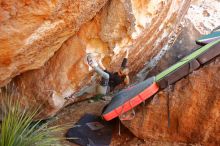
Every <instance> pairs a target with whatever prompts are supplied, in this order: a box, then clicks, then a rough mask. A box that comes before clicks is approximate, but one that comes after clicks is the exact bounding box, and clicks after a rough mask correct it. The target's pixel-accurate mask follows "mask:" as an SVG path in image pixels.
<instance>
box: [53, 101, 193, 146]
mask: <svg viewBox="0 0 220 146" xmlns="http://www.w3.org/2000/svg"><path fill="white" fill-rule="evenodd" d="M106 104H107V102H106V101H103V100H99V101H93V102H90V101H89V100H86V101H82V102H78V103H75V104H73V105H69V106H67V107H65V108H64V109H62V110H61V111H60V112H59V113H58V114H57V115H56V116H55V118H54V119H55V120H54V122H53V124H52V125H64V124H68V125H74V123H76V122H77V121H78V120H79V119H80V118H81V117H82V116H83V115H84V114H86V113H90V114H95V115H100V114H101V112H102V109H103V107H104V106H105V105H106ZM113 124H114V125H113V127H114V129H113V135H112V141H111V145H110V146H188V145H189V144H184V143H170V142H161V141H153V140H150V139H148V140H141V139H139V138H137V137H135V136H134V135H133V134H132V133H131V132H130V131H129V130H128V129H127V128H125V127H124V126H123V125H122V124H120V135H119V119H117V120H115V122H114V123H113ZM69 128H70V127H69ZM69 128H66V129H65V130H64V131H63V132H60V133H59V134H58V136H61V137H64V138H65V134H66V132H67V130H68V129H69ZM143 130H144V129H143ZM61 143H62V145H65V146H78V145H76V144H74V143H71V142H69V141H67V140H62V141H61Z"/></svg>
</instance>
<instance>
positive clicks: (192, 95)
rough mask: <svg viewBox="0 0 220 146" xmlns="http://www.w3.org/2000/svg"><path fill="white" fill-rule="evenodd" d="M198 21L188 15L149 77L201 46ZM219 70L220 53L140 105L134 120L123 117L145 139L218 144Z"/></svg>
mask: <svg viewBox="0 0 220 146" xmlns="http://www.w3.org/2000/svg"><path fill="white" fill-rule="evenodd" d="M192 8H194V7H192ZM190 11H191V10H189V12H190ZM187 17H188V16H187ZM197 23H198V22H197ZM197 23H195V22H194V20H189V19H187V18H186V21H185V27H184V28H183V29H182V31H181V33H180V35H179V36H178V38H177V40H176V42H175V43H174V45H173V47H171V48H170V49H169V51H168V52H166V53H165V55H164V56H163V57H162V59H161V60H160V61H159V63H158V64H157V66H156V67H155V68H154V69H153V70H151V71H150V72H148V77H150V76H152V75H156V74H158V73H159V72H160V71H162V70H164V69H166V68H167V67H169V66H171V65H172V64H174V63H175V62H177V61H178V60H180V59H181V58H182V57H184V56H185V55H187V54H189V53H190V52H192V51H193V50H195V49H196V48H198V47H199V46H198V45H196V44H195V41H194V40H195V39H196V38H198V37H199V36H200V31H201V27H198V26H197V25H195V24H197ZM198 28H199V29H198ZM203 28H205V27H203ZM202 30H203V31H208V30H207V29H202ZM219 73H220V57H218V58H216V59H215V60H213V62H210V63H208V64H206V65H205V66H204V67H203V68H201V69H199V70H197V71H195V72H193V73H192V74H190V75H189V76H188V77H185V78H184V79H182V80H180V81H179V82H177V83H176V84H175V85H172V86H170V87H169V88H168V89H165V90H164V91H161V92H159V93H158V94H157V95H155V96H154V97H152V98H151V99H150V100H148V101H147V102H146V104H145V105H142V106H139V107H137V108H136V109H135V111H136V114H135V115H136V116H135V118H134V119H133V120H131V121H122V122H123V124H124V125H125V126H126V127H127V128H129V130H130V131H131V132H132V133H133V134H134V135H135V136H137V137H139V138H141V139H153V140H155V141H167V142H182V143H188V144H190V143H191V144H202V145H213V146H216V145H218V144H219V143H220V137H219V132H220V124H219V122H220V98H219V97H220V84H219V81H220V77H219ZM168 100H169V101H168ZM168 121H169V127H168Z"/></svg>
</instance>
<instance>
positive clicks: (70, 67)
mask: <svg viewBox="0 0 220 146" xmlns="http://www.w3.org/2000/svg"><path fill="white" fill-rule="evenodd" d="M189 5H190V3H189V2H188V1H180V0H169V1H153V0H152V1H143V2H139V1H135V0H131V1H118V0H112V1H109V2H108V3H107V4H106V5H105V6H104V7H103V8H102V10H101V11H100V12H99V13H98V14H97V15H96V16H95V17H94V18H93V19H92V20H91V21H89V22H87V23H85V24H84V25H82V26H81V28H80V30H79V31H78V32H77V34H76V35H73V36H72V37H70V38H69V39H68V40H67V41H65V42H64V43H63V44H62V46H61V47H60V49H59V50H58V51H57V52H56V53H55V55H54V56H53V57H52V58H51V59H50V60H49V61H48V62H47V63H46V64H45V65H44V66H43V67H41V68H40V69H37V70H33V71H28V72H25V73H23V74H22V75H21V76H19V77H17V79H16V85H17V86H18V88H19V90H20V91H21V92H22V93H23V94H24V95H25V97H28V99H24V102H25V103H26V104H27V105H36V106H37V105H39V104H43V105H44V106H43V109H44V115H43V117H47V116H50V115H53V114H55V113H56V112H57V111H58V110H59V109H61V108H62V107H63V106H64V105H66V104H68V103H71V102H74V101H75V99H76V100H78V97H77V98H75V97H74V96H73V95H74V94H75V93H78V92H81V89H82V88H85V87H86V86H89V85H90V84H96V83H97V82H95V81H96V76H94V75H95V74H94V73H93V72H92V71H90V70H89V67H88V65H87V64H86V62H85V58H86V53H94V54H96V57H97V59H99V60H101V61H102V62H103V64H104V65H105V66H106V67H107V68H108V69H109V70H114V71H117V70H118V68H119V66H120V62H121V60H122V58H123V55H124V51H125V49H126V48H129V50H130V54H132V55H130V57H129V62H130V69H131V75H132V74H135V73H136V72H137V71H138V70H139V69H141V68H142V67H143V65H144V63H145V61H146V60H150V58H152V57H153V56H155V55H156V54H157V53H158V52H159V51H160V49H161V47H163V46H164V45H166V44H167V43H168V39H169V37H171V36H173V35H175V34H176V33H178V31H177V30H178V29H177V28H178V27H179V25H180V21H181V18H182V17H183V16H184V15H185V13H186V11H187V9H188V7H189ZM146 8H148V9H146ZM145 52H148V53H145ZM137 58H139V60H137ZM92 77H94V78H93V79H95V80H92ZM67 97H68V98H71V100H68V101H66V100H65V99H64V98H67ZM80 98H81V97H80Z"/></svg>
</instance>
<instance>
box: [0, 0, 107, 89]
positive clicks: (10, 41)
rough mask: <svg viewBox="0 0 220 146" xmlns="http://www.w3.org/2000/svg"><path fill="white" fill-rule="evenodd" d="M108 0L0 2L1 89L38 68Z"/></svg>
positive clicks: (8, 0)
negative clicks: (14, 79)
mask: <svg viewBox="0 0 220 146" xmlns="http://www.w3.org/2000/svg"><path fill="white" fill-rule="evenodd" d="M106 2H107V0H93V1H86V0H75V1H71V0H53V1H51V0H41V1H29V0H25V1H16V0H2V1H0V87H1V86H3V85H5V84H6V83H8V82H9V81H10V80H11V79H12V78H13V77H14V76H16V75H18V74H20V73H22V72H24V71H27V70H32V69H37V68H40V67H41V66H43V65H44V63H45V62H46V61H47V60H48V59H49V58H50V57H52V56H53V55H54V52H55V51H57V50H58V49H59V48H60V46H61V45H62V43H63V42H64V41H65V40H67V39H68V38H69V37H70V36H72V35H73V34H75V32H76V31H77V30H78V29H79V27H80V26H81V25H82V24H83V23H85V22H86V21H88V20H90V19H91V18H92V17H94V16H95V14H96V13H97V12H98V11H99V10H100V9H101V8H102V6H103V5H104V4H105V3H106Z"/></svg>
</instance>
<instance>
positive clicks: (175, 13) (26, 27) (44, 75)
mask: <svg viewBox="0 0 220 146" xmlns="http://www.w3.org/2000/svg"><path fill="white" fill-rule="evenodd" d="M219 3H220V2H219V0H209V1H204V0H192V1H188V0H184V1H183V0H109V1H108V0H90V1H88V0H74V1H72V0H53V1H49V0H48V1H47V0H41V1H28V0H26V1H13V0H1V1H0V87H2V86H4V85H6V84H7V83H9V81H10V80H11V79H12V78H13V77H15V76H17V75H19V74H21V75H19V76H17V77H16V78H15V79H13V83H14V84H15V86H16V88H17V89H18V91H19V92H20V93H21V94H22V95H23V96H22V97H23V98H22V99H21V100H20V101H21V102H22V103H24V105H26V106H35V107H38V106H41V109H42V115H41V118H46V117H49V116H52V115H54V114H56V113H57V111H59V110H60V109H61V108H63V107H64V106H65V105H67V104H69V103H73V102H75V101H77V100H81V99H82V97H77V96H76V95H77V94H76V93H81V92H82V91H83V90H84V89H85V88H87V87H89V86H91V85H94V84H97V83H98V80H99V78H98V76H96V74H95V73H94V72H93V71H92V70H91V68H89V66H88V65H87V63H86V59H85V58H86V55H87V53H93V54H94V56H95V58H96V59H97V60H99V61H101V62H102V63H103V64H104V65H105V67H106V68H107V69H108V70H111V71H117V70H118V69H119V67H120V63H121V61H122V59H123V56H124V54H125V49H129V53H130V54H129V56H130V57H129V69H130V71H131V72H130V75H131V78H132V79H133V81H140V80H143V79H144V78H146V76H147V75H148V76H150V75H154V74H155V73H158V72H159V71H161V70H163V69H165V68H166V67H168V66H169V65H171V64H173V63H174V62H176V61H177V60H179V59H180V58H181V57H183V56H184V55H185V54H187V53H189V52H190V51H192V49H193V48H195V47H196V46H195V45H194V44H193V43H192V42H194V40H195V38H197V37H198V36H200V35H201V34H206V33H209V32H210V31H211V30H212V29H213V28H215V27H217V26H218V25H219V24H220V8H219V7H220V4H219ZM178 36H179V38H178V41H176V42H175V40H176V39H177V37H178ZM174 42H175V43H174ZM171 46H173V47H172V48H171ZM185 48H188V49H185ZM167 51H168V53H166V52H167ZM164 54H165V56H164V57H163V59H162V60H166V61H160V60H161V57H162V56H163V55H164ZM219 61H220V58H218V59H216V60H215V62H213V63H211V64H209V65H207V66H205V67H203V68H202V69H201V70H198V71H196V72H194V73H193V74H191V75H190V76H189V77H187V78H185V79H182V80H181V81H180V82H178V83H177V84H176V85H174V86H173V88H170V89H169V90H165V91H162V92H160V93H159V94H158V95H156V96H155V97H154V98H153V99H152V100H151V101H149V103H148V104H146V106H144V107H141V106H139V107H138V108H137V109H136V117H135V119H133V120H132V121H123V124H124V125H125V126H126V127H128V128H129V130H130V131H131V132H132V133H133V134H134V135H136V136H137V137H139V138H142V139H149V138H150V139H154V140H162V141H177V142H185V143H202V144H209V145H217V144H218V143H220V137H219V131H220V128H219V124H218V123H219V122H220V118H219V117H220V116H219V115H220V113H219V111H220V109H219V107H220V101H219V95H220V93H219V91H220V90H219V88H220V86H219V84H218V83H219V81H220V78H219V71H220V62H219ZM158 62H159V64H158V65H157V63H158ZM156 65H157V66H156ZM155 66H156V68H154V67H155ZM152 68H154V69H153V70H152ZM136 74H137V76H135V75H136ZM168 97H169V98H170V120H171V121H170V128H167V104H166V101H167V98H168ZM66 98H68V99H70V100H66Z"/></svg>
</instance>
